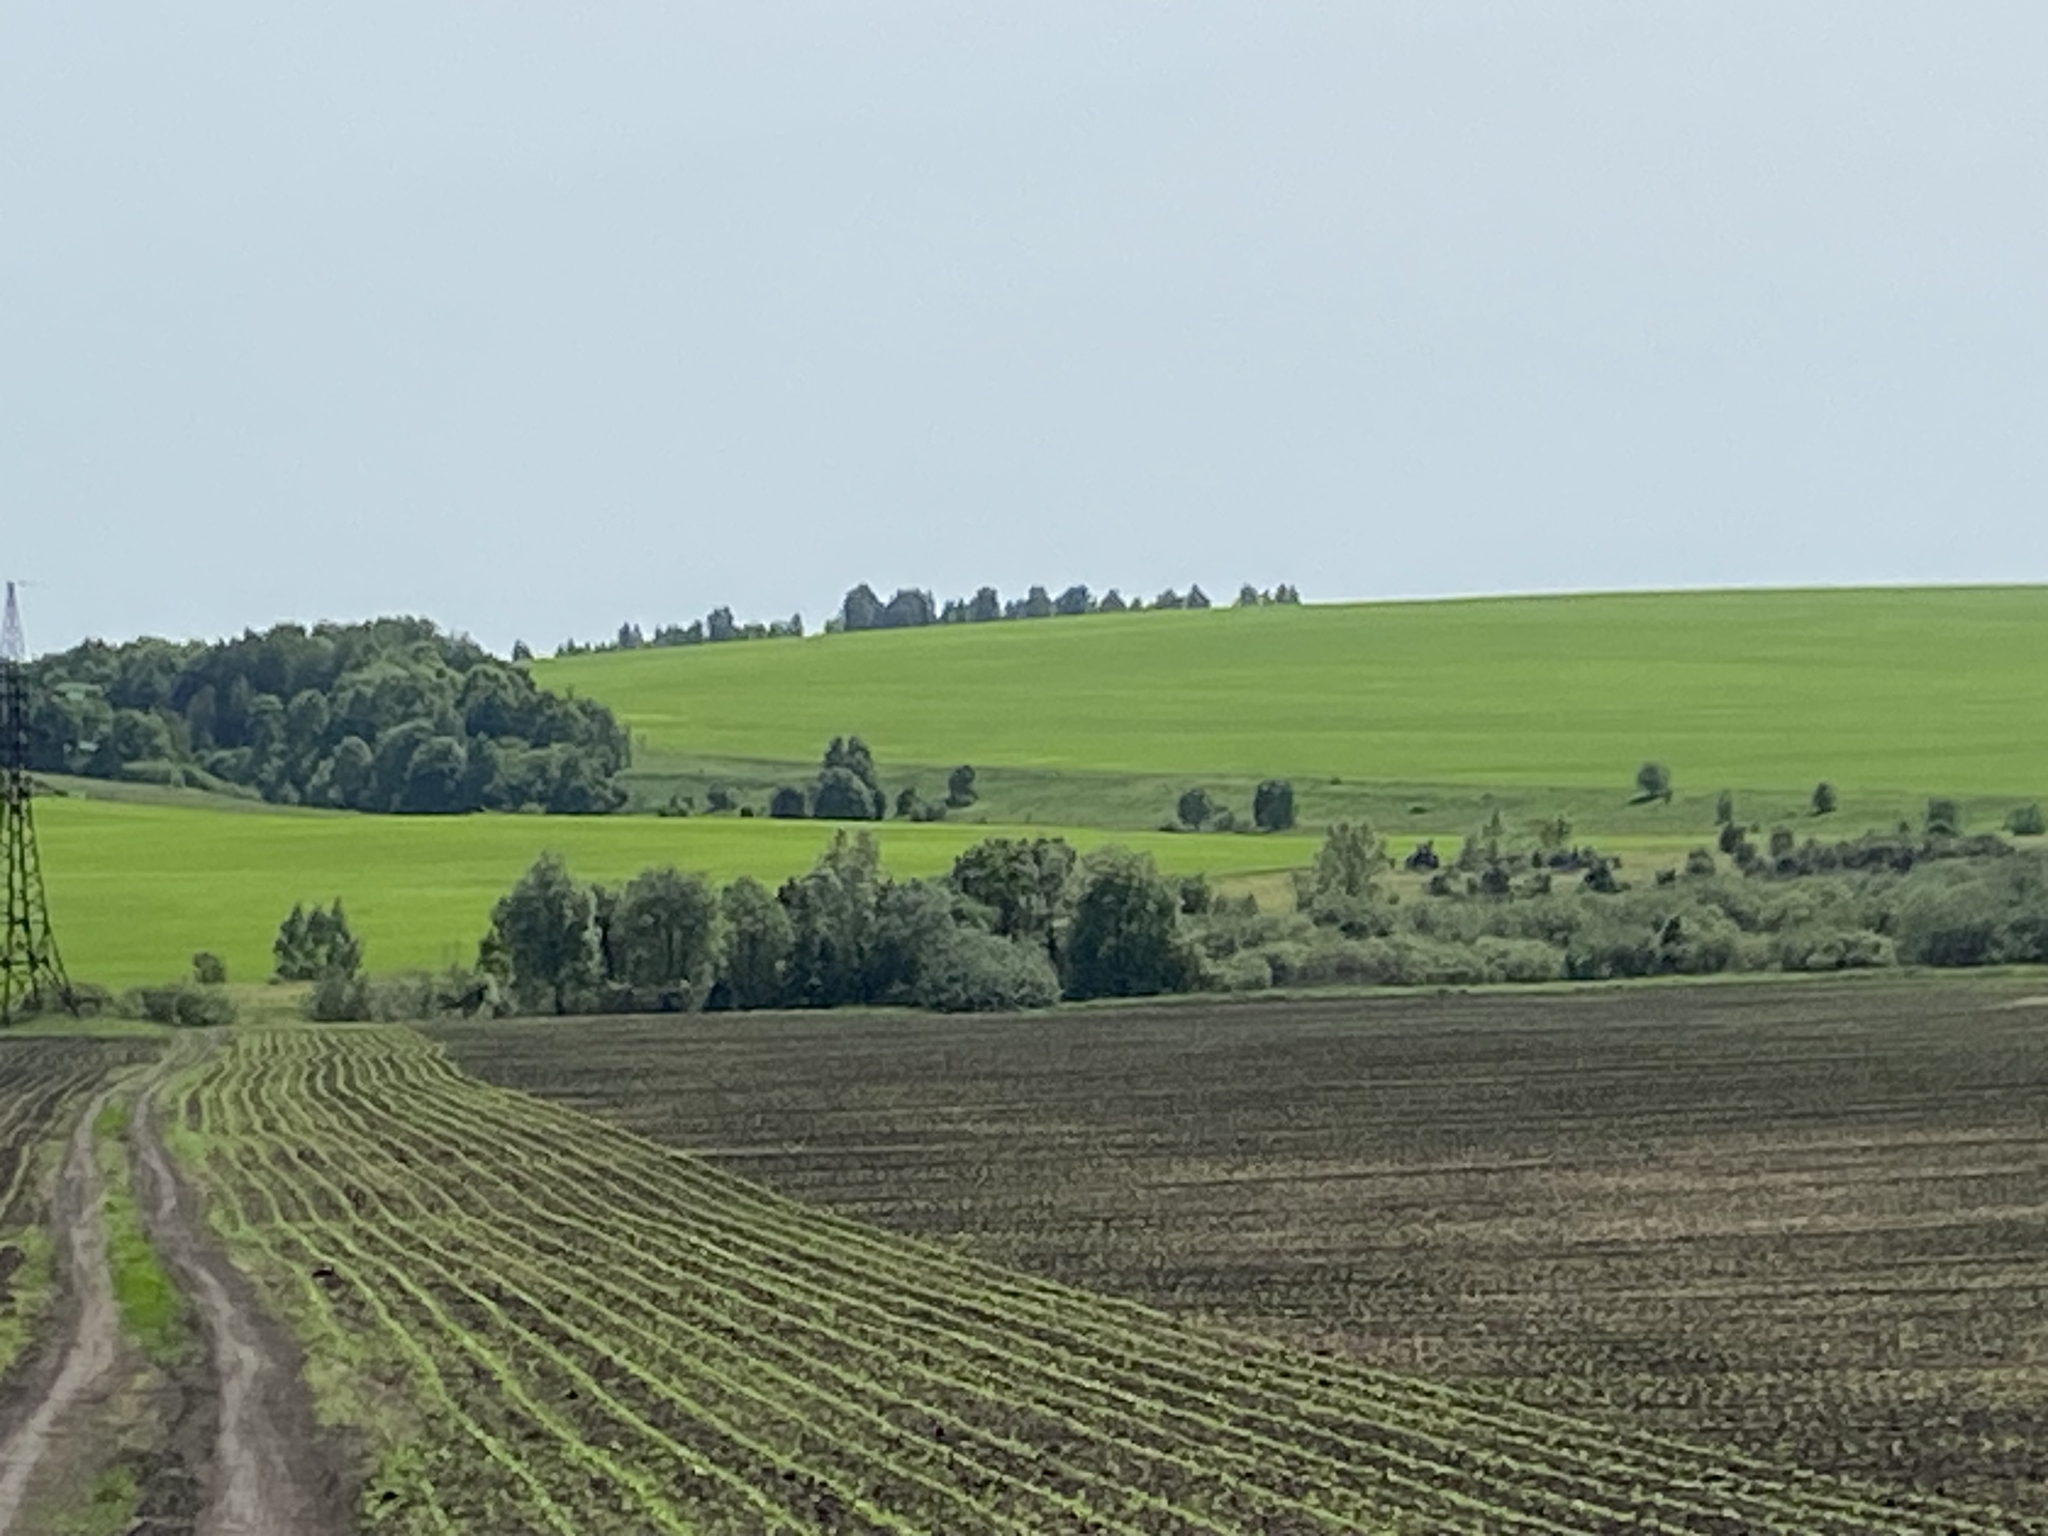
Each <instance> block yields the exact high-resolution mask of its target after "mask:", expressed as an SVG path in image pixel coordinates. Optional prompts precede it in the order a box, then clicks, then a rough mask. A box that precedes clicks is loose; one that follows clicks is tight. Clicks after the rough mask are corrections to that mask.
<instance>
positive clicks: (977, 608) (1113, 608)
mask: <svg viewBox="0 0 2048 1536" xmlns="http://www.w3.org/2000/svg"><path fill="white" fill-rule="evenodd" d="M1300 601H1301V594H1300V593H1299V592H1297V591H1296V590H1295V589H1294V588H1293V587H1291V586H1288V585H1287V584H1286V583H1284V582H1283V583H1281V584H1280V585H1279V586H1278V587H1275V588H1274V589H1273V590H1272V591H1270V592H1261V591H1260V590H1259V589H1258V588H1256V587H1253V586H1249V585H1247V586H1246V587H1245V588H1244V589H1243V590H1242V591H1241V592H1240V593H1239V594H1238V606H1239V607H1256V606H1261V605H1265V604H1273V603H1281V604H1293V603H1299V602H1300ZM1144 606H1145V604H1143V603H1141V602H1138V601H1135V600H1133V601H1130V602H1126V601H1125V599H1124V598H1123V596H1122V594H1120V593H1119V592H1117V591H1116V589H1115V588H1113V587H1112V588H1111V589H1110V590H1109V591H1108V592H1105V593H1104V594H1103V595H1102V596H1101V597H1099V598H1098V597H1097V596H1096V595H1095V594H1094V593H1093V592H1091V591H1090V590H1089V589H1088V588H1087V586H1085V585H1083V584H1080V583H1076V584H1075V585H1073V586H1070V587H1068V588H1066V589H1065V590H1064V591H1062V592H1061V593H1060V594H1059V596H1057V597H1054V596H1053V595H1052V594H1051V593H1050V592H1049V591H1048V590H1047V589H1046V588H1044V587H1042V586H1034V587H1032V588H1031V589H1030V590H1029V591H1028V592H1026V593H1025V594H1024V596H1022V597H1020V598H1012V599H1011V600H1010V601H1009V602H1004V601H1003V599H1002V596H1001V594H999V593H998V592H997V591H996V589H995V588H994V587H983V588H981V589H980V590H979V591H977V592H976V593H975V594H974V596H973V597H971V598H953V599H951V600H950V601H948V602H946V603H943V604H940V603H935V602H934V601H933V600H932V595H931V593H929V592H925V591H921V590H919V589H917V588H915V587H903V588H899V589H898V590H897V593H896V595H895V596H894V597H892V598H890V599H889V601H888V602H886V603H885V602H883V601H882V600H881V599H880V598H879V597H877V596H876V595H875V590H874V588H872V587H870V586H869V585H868V584H867V583H866V582H862V583H861V584H860V585H859V586H857V587H855V588H854V589H853V590H852V591H850V592H848V593H847V594H846V597H845V599H844V601H842V602H841V603H840V605H839V612H838V614H837V615H836V616H834V617H833V618H830V619H827V620H826V621H825V628H826V630H827V631H828V632H833V633H837V632H841V631H855V630H864V629H914V628H917V627H919V626H921V625H925V624H987V623H990V622H993V621H994V620H997V619H1050V618H1073V617H1077V616H1079V615H1082V614H1089V613H1124V612H1128V611H1132V610H1136V609H1139V608H1142V607H1144ZM1151 606H1152V608H1153V609H1155V610H1158V609H1172V608H1207V607H1209V606H1210V603H1209V599H1208V597H1207V596H1205V595H1204V594H1203V592H1202V589H1201V588H1200V587H1199V586H1196V587H1190V588H1189V589H1188V592H1187V595H1186V596H1185V597H1183V596H1181V594H1180V593H1178V592H1176V591H1174V590H1173V589H1172V588H1171V587H1169V588H1167V589H1166V590H1165V591H1164V592H1162V593H1160V594H1159V596H1158V597H1157V598H1155V599H1154V600H1153V601H1152V604H1151ZM657 643H658V642H657Z"/></svg>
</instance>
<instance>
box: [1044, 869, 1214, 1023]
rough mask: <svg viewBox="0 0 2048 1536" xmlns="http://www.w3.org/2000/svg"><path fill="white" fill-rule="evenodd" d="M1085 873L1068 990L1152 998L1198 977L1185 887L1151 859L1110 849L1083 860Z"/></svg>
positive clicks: (1070, 947) (1069, 950) (1072, 931)
mask: <svg viewBox="0 0 2048 1536" xmlns="http://www.w3.org/2000/svg"><path fill="white" fill-rule="evenodd" d="M1079 879H1080V885H1079V895H1078V896H1077V898H1076V900H1075V903H1074V915H1073V919H1072V921H1071V922H1070V923H1069V924H1068V928H1067V943H1066V953H1065V956H1064V960H1065V968H1066V985H1067V993H1068V995H1069V996H1071V997H1149V996H1152V995H1154V994H1156V993H1160V992H1177V991H1180V990H1182V989H1184V988H1186V987H1187V986H1189V985H1191V984H1192V982H1193V980H1194V977H1195V975H1196V971H1197V967H1196V962H1195V959H1194V956H1193V955H1192V953H1191V952H1190V950H1189V949H1188V947H1187V945H1186V944H1185V942H1184V941H1183V939H1182V936H1181V932H1180V892H1179V890H1178V889H1177V888H1176V887H1175V886H1173V885H1171V884H1169V883H1168V882H1167V881H1166V880H1165V879H1163V878H1162V877H1161V876H1160V873H1159V871H1158V869H1157V868H1156V867H1154V865H1153V863H1152V861H1151V859H1149V858H1147V857H1145V856H1144V855H1142V854H1132V853H1127V852H1125V851H1124V850H1122V849H1119V848H1105V849H1102V850H1100V851H1099V852H1096V853H1092V854H1090V855H1089V856H1088V857H1087V858H1086V859H1084V860H1082V863H1081V873H1080V877H1079Z"/></svg>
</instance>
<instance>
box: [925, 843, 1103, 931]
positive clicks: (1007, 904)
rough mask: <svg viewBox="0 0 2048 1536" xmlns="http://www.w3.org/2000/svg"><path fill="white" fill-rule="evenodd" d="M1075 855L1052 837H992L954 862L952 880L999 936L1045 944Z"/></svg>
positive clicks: (1063, 897)
mask: <svg viewBox="0 0 2048 1536" xmlns="http://www.w3.org/2000/svg"><path fill="white" fill-rule="evenodd" d="M1076 857H1077V856H1076V854H1075V852H1074V850H1073V848H1072V847H1071V846H1070V845H1069V844H1067V843H1066V842H1064V841H1062V840H1061V839H1059V838H1056V837H1040V838H1033V839H1030V840H1029V841H1026V840H1024V839H1021V838H1007V837H992V838H989V839H987V840H985V841H983V842H979V843H976V844H975V845H974V846H973V847H971V848H969V849H967V850H965V851H964V852H963V853H961V855H960V856H959V857H958V858H957V859H955V860H954V861H953V870H952V875H951V883H952V886H953V889H954V890H955V891H957V892H958V893H959V894H960V895H961V896H962V897H963V898H965V899H966V900H967V901H969V902H971V903H973V904H974V905H975V906H976V907H978V908H980V909H981V910H982V911H984V912H985V913H987V915H988V923H989V927H990V929H991V931H993V932H994V933H996V934H997V935H998V936H1000V937H1002V938H1006V939H1023V940H1029V941H1031V942H1033V943H1035V944H1038V945H1039V946H1041V947H1044V948H1048V949H1049V948H1050V947H1051V945H1052V941H1053V936H1054V924H1055V923H1056V922H1057V920H1058V919H1059V917H1060V915H1061V912H1062V910H1063V908H1064V906H1065V904H1066V900H1067V893H1068V886H1069V883H1070V882H1071V881H1072V879H1073V874H1074V866H1075V863H1076Z"/></svg>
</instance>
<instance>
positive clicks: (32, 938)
mask: <svg viewBox="0 0 2048 1536" xmlns="http://www.w3.org/2000/svg"><path fill="white" fill-rule="evenodd" d="M27 662H28V644H27V642H26V641H25V640H24V639H23V638H22V633H21V606H20V604H18V603H17V602H16V601H15V600H14V583H13V582H11V581H10V582H9V583H7V614H6V618H5V620H4V622H0V797H4V804H0V863H4V864H5V865H6V881H7V932H6V934H5V936H4V942H0V1023H5V1022H6V1021H7V1020H9V1019H11V1018H13V1017H14V1016H15V1014H16V1013H17V1012H19V1011H21V1010H23V1009H42V1008H50V1007H58V1008H64V1009H67V1010H69V1011H70V1012H73V1013H76V1012H77V1011H78V1001H77V999H76V998H75V997H74V996H73V995H72V991H71V982H70V980H69V978H67V977H66V976H65V974H64V962H63V960H62V959H61V958H60V957H59V956H58V954H57V937H56V935H55V934H53V933H52V932H51V931H50V903H49V899H48V897H46V896H45V895H44V893H43V860H42V855H41V853H39V852H38V851H37V849H36V818H35V810H34V800H35V780H34V779H33V778H32V777H31V776H30V774H29V771H28V669H27Z"/></svg>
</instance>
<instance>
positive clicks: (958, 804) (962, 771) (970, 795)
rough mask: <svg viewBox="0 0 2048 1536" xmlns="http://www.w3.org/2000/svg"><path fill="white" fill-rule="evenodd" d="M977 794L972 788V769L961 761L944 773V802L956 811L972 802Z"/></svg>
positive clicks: (961, 809) (964, 808)
mask: <svg viewBox="0 0 2048 1536" xmlns="http://www.w3.org/2000/svg"><path fill="white" fill-rule="evenodd" d="M978 798H979V796H978V795H977V794H976V792H975V788H974V769H973V768H972V767H971V766H969V765H968V764H966V763H962V764H961V765H960V766H959V767H957V768H955V769H954V770H953V771H952V772H951V773H949V774H947V775H946V804H947V805H949V806H951V807H952V808H953V809H954V810H956V811H964V810H966V809H967V807H968V806H970V805H972V804H974V802H975V800H976V799H978Z"/></svg>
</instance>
